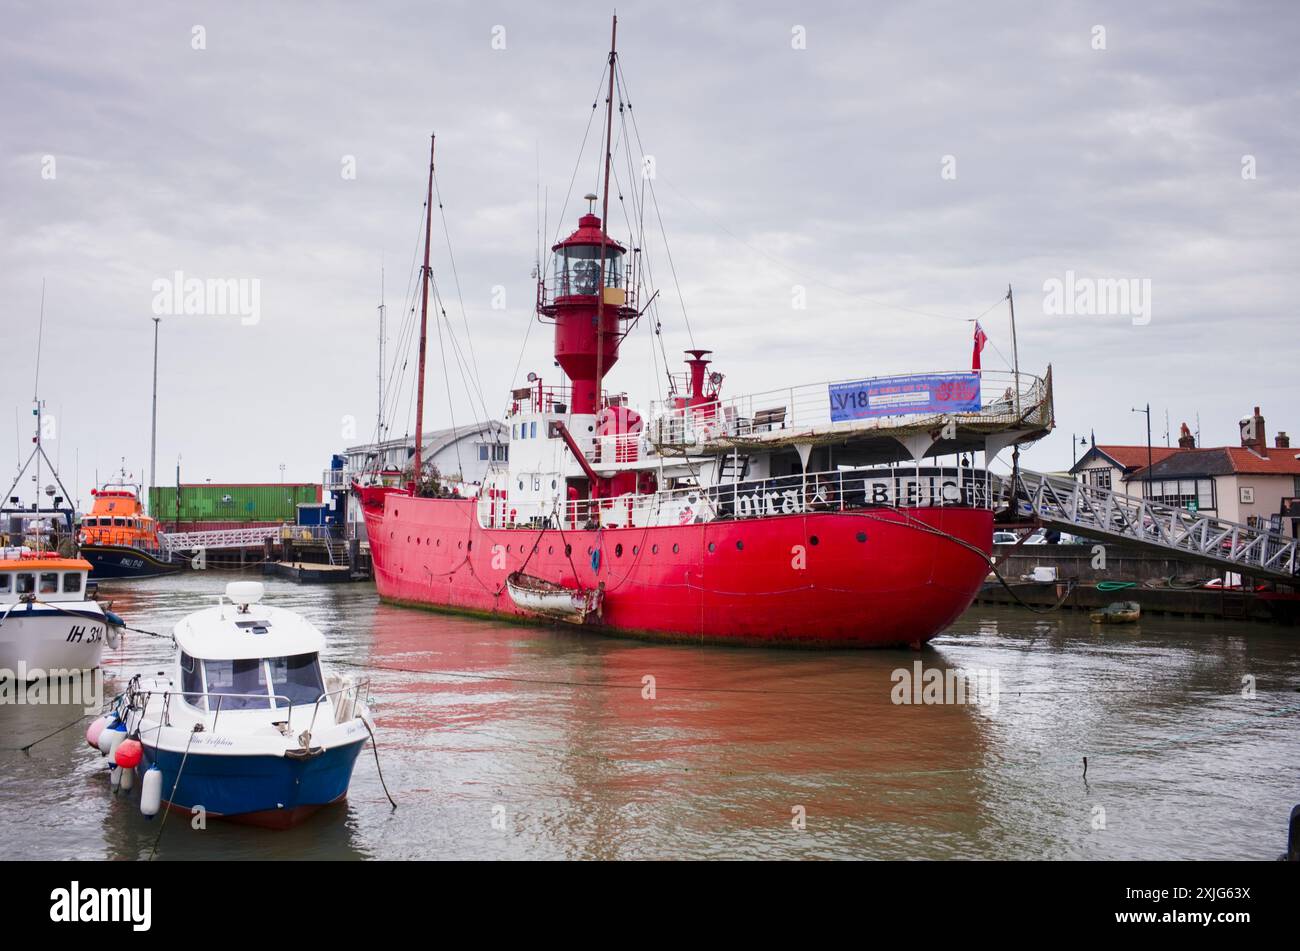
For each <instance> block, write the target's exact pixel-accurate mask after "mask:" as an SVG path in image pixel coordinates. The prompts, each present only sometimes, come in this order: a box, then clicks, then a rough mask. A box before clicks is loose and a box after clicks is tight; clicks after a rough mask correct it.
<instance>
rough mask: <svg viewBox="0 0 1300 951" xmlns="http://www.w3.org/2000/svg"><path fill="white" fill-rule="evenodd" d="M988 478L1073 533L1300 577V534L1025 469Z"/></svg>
mask: <svg viewBox="0 0 1300 951" xmlns="http://www.w3.org/2000/svg"><path fill="white" fill-rule="evenodd" d="M993 478H994V479H995V480H997V482H998V489H999V495H1000V496H1001V497H1004V498H1008V499H1009V501H1010V502H1011V504H1012V505H1015V504H1016V503H1017V502H1018V501H1020V500H1023V501H1025V502H1027V503H1028V504H1029V507H1030V509H1031V511H1032V513H1033V514H1034V516H1035V517H1036V518H1037V519H1038V520H1039V521H1041V522H1043V523H1044V524H1049V525H1055V526H1059V527H1062V528H1066V529H1068V530H1069V531H1070V532H1071V533H1073V534H1078V535H1086V536H1090V537H1095V538H1101V539H1107V540H1110V539H1114V540H1119V541H1127V542H1131V543H1134V544H1140V545H1145V546H1148V547H1154V548H1159V549H1162V550H1164V551H1167V552H1169V553H1171V554H1177V555H1181V556H1183V557H1190V558H1193V559H1195V560H1198V561H1204V562H1207V563H1209V564H1214V565H1218V566H1222V567H1226V568H1231V569H1233V570H1235V571H1237V572H1239V573H1243V574H1251V575H1254V576H1257V577H1270V578H1274V579H1280V580H1285V581H1293V580H1294V579H1295V578H1296V577H1297V575H1300V540H1297V539H1294V538H1287V537H1286V536H1284V535H1281V534H1279V533H1277V532H1273V531H1269V530H1268V529H1263V528H1256V527H1254V526H1251V525H1243V524H1241V523H1240V522H1231V521H1228V520H1227V519H1223V518H1219V517H1217V516H1213V515H1209V514H1206V513H1204V512H1199V511H1193V510H1191V509H1185V508H1179V507H1178V506H1173V505H1166V504H1164V503H1162V502H1154V501H1152V500H1151V499H1147V498H1141V497H1138V496H1131V495H1126V494H1124V493H1122V492H1115V491H1113V490H1111V489H1103V488H1101V487H1100V486H1095V485H1088V484H1086V483H1083V482H1080V481H1078V480H1076V479H1071V478H1069V477H1065V476H1052V475H1046V474H1044V473H1041V472H1034V471H1032V470H1028V469H1020V470H1019V471H1018V473H1017V474H1016V477H1015V483H1014V485H1013V484H1012V480H1011V478H1010V477H1009V476H1003V475H997V474H994V475H993Z"/></svg>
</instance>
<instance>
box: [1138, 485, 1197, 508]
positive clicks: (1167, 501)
mask: <svg viewBox="0 0 1300 951" xmlns="http://www.w3.org/2000/svg"><path fill="white" fill-rule="evenodd" d="M1142 494H1143V496H1145V497H1146V498H1148V499H1150V500H1151V501H1152V502H1159V503H1160V504H1161V505H1170V506H1173V507H1175V508H1180V509H1191V510H1192V511H1201V510H1203V509H1213V508H1214V480H1213V479H1154V480H1152V481H1150V482H1147V481H1143V482H1142Z"/></svg>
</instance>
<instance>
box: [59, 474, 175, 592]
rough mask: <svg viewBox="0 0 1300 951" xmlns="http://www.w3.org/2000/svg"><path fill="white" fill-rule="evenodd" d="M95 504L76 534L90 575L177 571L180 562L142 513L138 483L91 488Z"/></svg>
mask: <svg viewBox="0 0 1300 951" xmlns="http://www.w3.org/2000/svg"><path fill="white" fill-rule="evenodd" d="M91 495H92V496H93V497H94V499H95V504H94V506H93V507H92V508H91V510H90V512H89V514H87V515H84V516H83V517H82V519H81V524H80V525H79V534H78V536H77V538H78V542H79V545H80V549H81V556H82V557H83V558H85V559H86V560H87V561H89V562H90V564H91V566H92V570H91V577H92V578H149V577H153V576H155V575H161V574H168V573H170V572H173V571H179V570H180V569H181V567H182V565H183V562H182V560H181V559H179V558H175V557H173V556H172V554H171V552H170V551H168V550H167V548H166V547H165V546H164V545H163V543H162V538H161V536H160V534H159V532H158V522H157V520H155V519H154V518H153V517H152V516H150V515H147V514H145V510H144V506H143V505H142V504H141V502H140V495H139V491H138V487H136V486H133V485H128V484H123V483H117V484H110V485H106V486H104V487H103V488H102V489H97V490H92V491H91Z"/></svg>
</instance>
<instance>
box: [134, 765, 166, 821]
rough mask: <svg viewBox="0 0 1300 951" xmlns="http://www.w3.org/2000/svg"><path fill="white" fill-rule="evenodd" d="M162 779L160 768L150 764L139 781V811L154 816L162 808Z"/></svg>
mask: <svg viewBox="0 0 1300 951" xmlns="http://www.w3.org/2000/svg"><path fill="white" fill-rule="evenodd" d="M162 779H163V775H162V770H161V769H159V768H158V767H157V766H150V767H149V768H148V769H147V770H145V772H144V779H142V780H141V781H140V811H141V812H142V813H144V814H145V815H146V816H151V817H152V816H156V815H158V810H159V809H161V808H162Z"/></svg>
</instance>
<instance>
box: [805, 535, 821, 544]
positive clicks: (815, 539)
mask: <svg viewBox="0 0 1300 951" xmlns="http://www.w3.org/2000/svg"><path fill="white" fill-rule="evenodd" d="M820 541H821V539H820V538H818V537H817V536H816V535H812V536H810V537H809V539H808V544H809V545H816V544H817V543H818V542H820Z"/></svg>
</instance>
